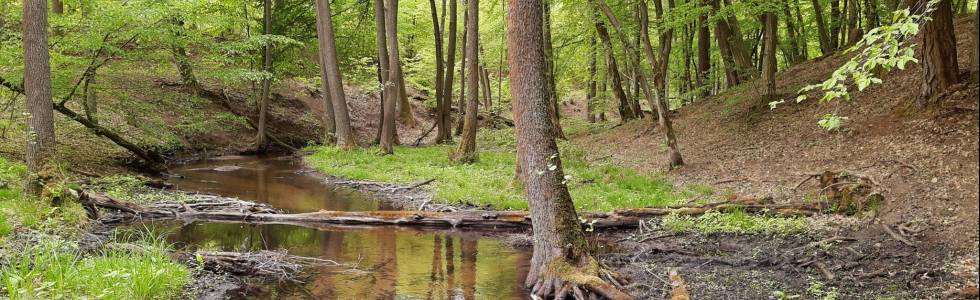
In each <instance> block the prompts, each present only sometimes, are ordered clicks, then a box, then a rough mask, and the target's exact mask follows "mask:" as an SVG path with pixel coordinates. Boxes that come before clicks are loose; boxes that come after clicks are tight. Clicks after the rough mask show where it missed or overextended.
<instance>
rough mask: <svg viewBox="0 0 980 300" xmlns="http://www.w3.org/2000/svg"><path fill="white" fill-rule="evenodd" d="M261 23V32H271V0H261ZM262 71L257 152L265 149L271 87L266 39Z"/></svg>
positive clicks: (256, 138)
mask: <svg viewBox="0 0 980 300" xmlns="http://www.w3.org/2000/svg"><path fill="white" fill-rule="evenodd" d="M262 24H263V25H262V33H263V34H265V35H267V36H268V35H270V34H272V0H264V1H263V2H262ZM262 71H265V73H266V76H267V77H265V78H263V79H262V94H261V95H260V96H259V101H258V105H259V121H258V125H257V127H258V128H256V131H257V133H256V135H255V149H256V150H257V151H259V152H262V151H265V148H266V139H265V124H266V115H267V114H268V113H267V111H268V107H269V94H270V90H271V88H272V78H269V76H272V43H271V42H269V41H266V43H265V47H263V50H262Z"/></svg>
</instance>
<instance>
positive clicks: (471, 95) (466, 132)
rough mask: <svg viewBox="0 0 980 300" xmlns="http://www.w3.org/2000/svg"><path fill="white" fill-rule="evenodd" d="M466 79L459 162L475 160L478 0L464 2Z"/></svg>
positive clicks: (477, 83) (477, 102)
mask: <svg viewBox="0 0 980 300" xmlns="http://www.w3.org/2000/svg"><path fill="white" fill-rule="evenodd" d="M466 6H467V9H466V14H467V16H466V18H467V19H466V31H467V36H466V52H467V54H466V56H467V57H468V59H467V60H466V70H467V74H466V79H467V85H468V86H469V87H470V89H469V90H468V91H467V92H466V115H465V116H464V118H463V136H462V138H461V140H460V142H459V148H458V149H457V150H456V153H453V160H455V161H457V162H461V163H473V162H476V159H477V153H476V127H477V126H476V125H477V124H476V122H477V119H476V116H477V113H478V111H477V109H478V108H479V107H478V106H479V105H480V77H482V76H481V75H480V56H479V50H480V48H479V47H480V32H479V28H480V27H479V20H480V11H479V10H480V5H479V1H478V0H468V1H467V2H466Z"/></svg>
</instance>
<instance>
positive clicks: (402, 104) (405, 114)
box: [389, 38, 418, 128]
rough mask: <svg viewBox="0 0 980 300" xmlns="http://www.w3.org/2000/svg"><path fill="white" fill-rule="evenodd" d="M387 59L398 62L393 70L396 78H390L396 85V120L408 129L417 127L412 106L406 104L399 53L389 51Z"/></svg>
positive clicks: (403, 75)
mask: <svg viewBox="0 0 980 300" xmlns="http://www.w3.org/2000/svg"><path fill="white" fill-rule="evenodd" d="M409 40H410V41H411V40H412V39H411V38H409ZM389 57H392V58H394V59H397V60H398V67H397V68H395V69H393V70H394V71H396V73H397V77H392V78H394V81H395V83H396V84H398V120H400V121H401V122H402V123H404V124H405V125H407V126H408V127H410V128H415V126H416V125H418V121H417V120H415V115H414V114H412V104H411V103H410V102H408V93H407V91H406V90H405V71H404V70H403V69H402V64H401V57H400V53H397V52H394V51H391V55H390V56H389ZM392 66H394V64H392ZM393 68H394V67H393Z"/></svg>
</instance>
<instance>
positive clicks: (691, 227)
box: [661, 211, 810, 235]
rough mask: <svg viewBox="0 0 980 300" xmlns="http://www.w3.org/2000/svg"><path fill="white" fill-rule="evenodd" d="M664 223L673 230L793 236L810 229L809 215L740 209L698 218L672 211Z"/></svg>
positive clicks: (663, 220) (711, 213)
mask: <svg viewBox="0 0 980 300" xmlns="http://www.w3.org/2000/svg"><path fill="white" fill-rule="evenodd" d="M661 225H662V227H663V228H664V229H665V230H667V231H671V232H678V233H688V232H694V233H704V234H713V233H735V234H773V235H793V234H800V233H804V232H806V231H807V230H808V229H809V228H810V223H809V222H807V219H806V218H785V217H774V216H757V215H751V214H747V213H744V212H740V211H736V212H730V213H722V212H718V211H709V212H707V213H705V214H703V215H700V216H697V217H692V216H681V215H677V214H670V215H667V216H666V217H664V218H663V219H662V220H661Z"/></svg>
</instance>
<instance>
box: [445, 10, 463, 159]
mask: <svg viewBox="0 0 980 300" xmlns="http://www.w3.org/2000/svg"><path fill="white" fill-rule="evenodd" d="M458 12H459V9H458V4H457V0H449V12H447V13H448V14H449V31H448V33H447V36H448V39H449V45H448V48H446V53H447V56H448V58H447V59H446V74H445V75H446V78H445V79H444V81H443V88H444V89H445V90H444V91H443V93H442V94H443V97H445V102H444V103H443V106H444V108H443V109H444V110H445V115H443V116H442V118H443V119H442V122H443V123H445V126H446V130H447V132H446V136H444V137H443V139H442V140H441V141H442V142H444V143H451V142H452V141H453V137H452V116H451V111H452V103H453V75H455V74H456V72H455V70H456V69H455V68H456V67H455V63H456V23H457V22H456V16H457V14H458Z"/></svg>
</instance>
